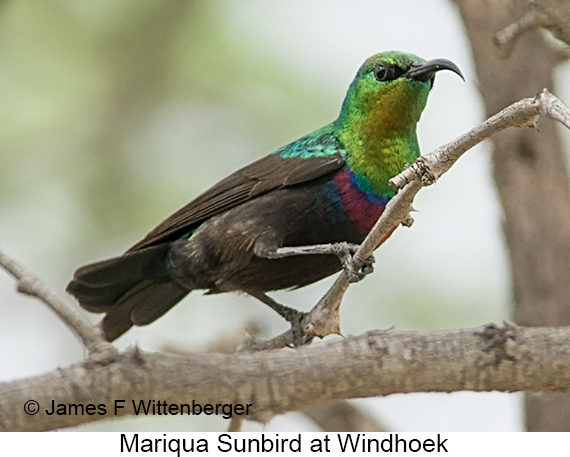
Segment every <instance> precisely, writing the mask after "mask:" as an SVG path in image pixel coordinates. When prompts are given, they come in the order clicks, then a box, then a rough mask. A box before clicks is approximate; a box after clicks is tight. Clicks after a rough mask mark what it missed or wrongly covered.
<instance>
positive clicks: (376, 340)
mask: <svg viewBox="0 0 570 457" xmlns="http://www.w3.org/2000/svg"><path fill="white" fill-rule="evenodd" d="M569 367H570V328H564V327H559V328H548V329H546V328H528V327H515V326H511V325H505V326H504V327H501V328H498V327H495V326H493V325H489V326H487V327H484V328H480V329H476V330H462V331H451V332H438V333H396V334H390V333H387V332H371V333H368V334H366V335H363V336H359V337H351V338H346V339H343V340H340V341H336V342H332V343H326V344H319V345H313V346H309V347H302V348H299V349H296V350H284V351H268V352H262V353H239V354H211V353H206V354H189V355H184V356H181V355H166V354H153V353H141V352H138V351H137V350H131V351H128V352H126V353H124V354H122V355H121V356H120V357H119V358H118V359H117V360H115V361H113V362H111V363H109V364H105V365H104V364H99V363H90V362H86V363H82V364H78V365H74V366H71V367H69V368H65V369H60V370H57V371H54V372H52V373H49V374H46V375H43V376H37V377H34V378H29V379H24V380H19V381H14V382H12V383H5V384H0V430H3V431H15V430H25V431H37V430H49V429H56V428H61V427H67V426H72V425H78V424H80V423H86V422H93V421H97V420H102V419H106V418H112V417H115V411H114V405H115V403H114V402H115V400H125V402H124V403H121V405H122V406H124V409H120V410H118V411H117V416H125V415H133V414H134V410H133V406H132V403H131V402H132V400H134V401H135V402H136V403H137V404H138V402H139V401H140V400H143V401H149V400H156V401H159V400H160V401H165V402H167V403H168V404H192V400H194V401H195V402H197V403H200V404H202V405H204V404H207V403H210V404H218V403H219V404H223V403H233V404H236V403H241V404H248V403H249V404H252V407H250V413H251V414H250V415H249V416H247V418H248V419H254V420H259V421H267V420H269V419H270V418H271V417H272V416H273V415H275V414H278V413H283V412H286V411H294V410H298V409H300V408H302V407H303V406H306V405H310V404H315V403H319V402H323V401H327V400H338V399H345V398H354V397H370V396H377V395H388V394H392V393H397V392H403V393H406V392H453V391H460V390H472V391H491V390H498V391H504V392H513V391H522V390H524V391H549V392H554V391H564V390H568V389H570V368H569ZM212 380H215V382H212ZM30 399H34V400H36V401H37V402H38V403H39V405H40V411H39V413H38V414H36V415H33V416H29V415H26V414H25V413H24V404H25V402H26V401H28V400H30ZM52 401H53V402H54V403H55V404H56V405H57V404H60V403H61V404H65V405H68V404H70V403H71V404H82V405H87V404H89V403H91V404H94V405H100V404H101V405H105V410H106V414H105V415H100V414H93V415H87V414H84V415H65V416H63V415H56V414H54V415H51V416H50V415H47V414H46V411H45V410H46V409H50V408H51V407H52Z"/></svg>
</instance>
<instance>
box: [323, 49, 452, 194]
mask: <svg viewBox="0 0 570 457" xmlns="http://www.w3.org/2000/svg"><path fill="white" fill-rule="evenodd" d="M439 70H451V71H453V72H455V73H457V74H458V75H459V76H461V78H463V75H462V74H461V71H460V70H459V68H457V66H456V65H455V64H454V63H452V62H450V61H449V60H445V59H435V60H430V61H427V62H426V61H425V60H424V59H421V58H420V57H418V56H415V55H413V54H406V53H403V52H396V51H390V52H384V53H381V54H376V55H374V56H372V57H370V58H369V59H368V60H366V62H364V64H363V65H362V66H361V67H360V69H359V70H358V73H357V74H356V77H355V78H354V80H353V81H352V84H351V85H350V87H349V89H348V92H347V94H346V98H345V99H344V103H343V105H342V109H341V112H340V116H339V118H338V119H337V120H336V121H335V123H334V125H335V127H336V128H337V129H338V130H337V131H338V136H339V139H340V140H341V142H342V143H343V145H344V148H345V149H346V151H347V152H348V157H347V164H348V166H349V167H350V169H351V170H352V172H353V173H355V175H356V176H357V177H358V180H359V181H358V182H359V187H360V188H361V189H372V190H373V192H374V193H376V194H378V195H383V196H391V195H392V194H393V190H392V189H391V188H390V186H389V185H388V180H389V178H391V177H393V176H395V175H396V174H398V173H400V172H401V171H402V169H403V168H404V166H405V164H406V163H412V162H413V161H414V160H415V159H416V158H417V157H418V156H419V146H418V141H417V137H416V125H417V123H418V121H419V119H420V116H421V114H422V111H423V109H424V108H425V105H426V101H427V97H428V94H429V91H430V89H431V88H432V86H433V82H434V78H435V74H436V72H438V71H439Z"/></svg>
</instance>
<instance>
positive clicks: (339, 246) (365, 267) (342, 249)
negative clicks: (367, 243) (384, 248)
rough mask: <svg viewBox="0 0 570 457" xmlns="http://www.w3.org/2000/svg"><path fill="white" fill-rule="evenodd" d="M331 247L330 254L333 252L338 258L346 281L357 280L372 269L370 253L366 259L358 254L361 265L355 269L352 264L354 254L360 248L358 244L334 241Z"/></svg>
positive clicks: (373, 260)
mask: <svg viewBox="0 0 570 457" xmlns="http://www.w3.org/2000/svg"><path fill="white" fill-rule="evenodd" d="M331 248H333V252H332V254H335V255H336V256H337V257H338V258H339V259H340V261H341V263H342V266H343V268H344V271H345V273H346V278H347V279H348V282H351V283H354V282H358V281H360V280H362V279H363V278H364V277H365V276H367V275H369V274H370V273H372V272H373V271H374V262H375V259H374V255H370V257H368V258H366V259H363V258H362V257H360V256H358V260H359V261H360V262H362V267H360V269H356V267H355V266H354V254H356V252H357V251H358V249H359V248H360V246H359V245H358V244H353V243H345V242H343V243H336V244H333V245H331Z"/></svg>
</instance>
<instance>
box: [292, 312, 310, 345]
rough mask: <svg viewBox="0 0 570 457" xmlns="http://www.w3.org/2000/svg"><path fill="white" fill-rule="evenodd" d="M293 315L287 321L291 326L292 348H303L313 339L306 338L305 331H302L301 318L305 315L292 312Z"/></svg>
mask: <svg viewBox="0 0 570 457" xmlns="http://www.w3.org/2000/svg"><path fill="white" fill-rule="evenodd" d="M294 311H295V313H294V314H291V315H290V316H289V318H288V319H287V320H288V321H289V323H290V324H291V341H292V343H293V344H292V347H299V346H304V345H305V344H310V343H311V341H313V337H312V336H311V337H308V336H307V335H305V330H304V329H303V325H302V324H303V318H304V317H305V316H306V315H307V313H304V312H301V311H297V310H294Z"/></svg>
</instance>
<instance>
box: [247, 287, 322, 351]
mask: <svg viewBox="0 0 570 457" xmlns="http://www.w3.org/2000/svg"><path fill="white" fill-rule="evenodd" d="M247 293H248V294H250V295H251V296H253V297H255V298H257V299H258V300H260V301H262V302H263V303H265V304H266V305H268V306H269V307H270V308H271V309H272V310H274V311H275V312H277V313H278V314H279V315H280V316H281V317H283V318H284V319H285V320H286V321H287V322H289V323H290V324H291V340H292V343H293V346H294V347H297V346H303V345H305V344H310V343H311V341H312V340H313V337H312V336H311V337H308V336H307V335H306V334H305V330H304V328H303V319H304V317H305V316H306V315H307V313H304V312H301V311H297V310H296V309H294V308H291V307H290V306H285V305H282V304H281V303H278V302H276V301H275V300H274V299H273V298H271V297H270V296H269V295H266V294H265V293H263V292H256V291H248V292H247Z"/></svg>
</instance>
